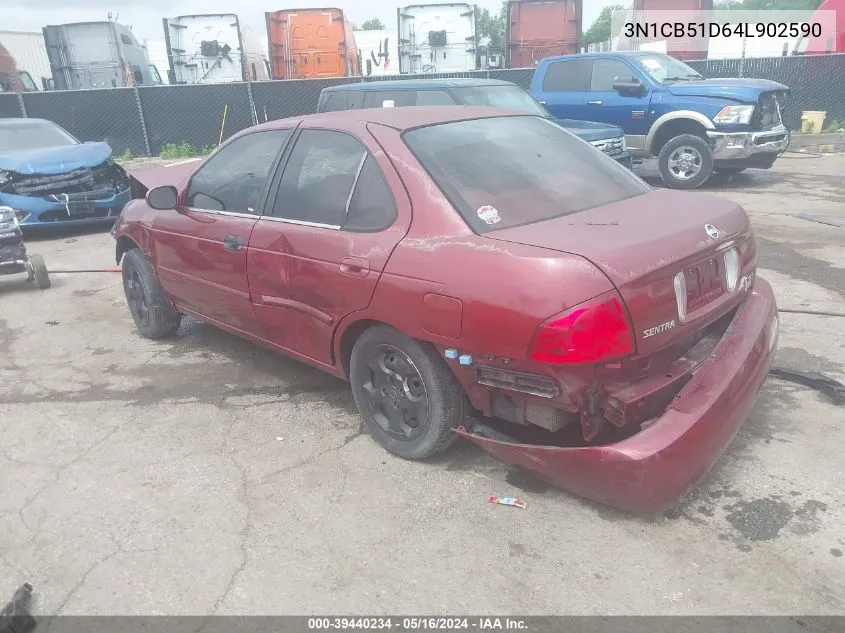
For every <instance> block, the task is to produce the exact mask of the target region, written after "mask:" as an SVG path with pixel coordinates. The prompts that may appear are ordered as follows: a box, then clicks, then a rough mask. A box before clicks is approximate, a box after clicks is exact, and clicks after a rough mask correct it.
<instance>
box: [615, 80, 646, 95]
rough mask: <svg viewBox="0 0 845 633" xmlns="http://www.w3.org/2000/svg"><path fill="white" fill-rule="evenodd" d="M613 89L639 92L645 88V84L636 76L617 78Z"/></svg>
mask: <svg viewBox="0 0 845 633" xmlns="http://www.w3.org/2000/svg"><path fill="white" fill-rule="evenodd" d="M613 89H614V90H616V91H617V92H633V93H636V94H639V93H641V92H643V90H645V84H644V83H643V82H642V81H640V80H639V79H637V78H636V77H631V78H630V79H628V80H621V79H616V80H614V82H613Z"/></svg>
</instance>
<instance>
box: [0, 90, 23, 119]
mask: <svg viewBox="0 0 845 633" xmlns="http://www.w3.org/2000/svg"><path fill="white" fill-rule="evenodd" d="M22 116H23V112H22V111H21V104H20V95H17V94H15V93H11V92H7V93H4V94H0V117H7V118H18V117H22Z"/></svg>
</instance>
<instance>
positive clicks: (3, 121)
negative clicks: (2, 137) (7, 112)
mask: <svg viewBox="0 0 845 633" xmlns="http://www.w3.org/2000/svg"><path fill="white" fill-rule="evenodd" d="M33 122H34V123H47V124H48V125H57V126H58V127H61V126H59V125H58V124H57V123H54V122H53V121H49V120H47V119H36V118H33V117H26V118H21V117H0V125H3V126H5V127H15V126H21V125H26V124H27V123H33Z"/></svg>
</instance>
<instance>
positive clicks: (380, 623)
mask: <svg viewBox="0 0 845 633" xmlns="http://www.w3.org/2000/svg"><path fill="white" fill-rule="evenodd" d="M308 630H309V631H339V630H395V631H461V630H464V631H471V630H477V631H508V630H510V631H526V632H527V631H528V625H527V624H526V622H525V620H523V619H521V618H511V617H495V616H490V617H483V616H479V617H454V618H448V617H436V616H430V617H428V616H427V617H390V616H371V617H321V618H308Z"/></svg>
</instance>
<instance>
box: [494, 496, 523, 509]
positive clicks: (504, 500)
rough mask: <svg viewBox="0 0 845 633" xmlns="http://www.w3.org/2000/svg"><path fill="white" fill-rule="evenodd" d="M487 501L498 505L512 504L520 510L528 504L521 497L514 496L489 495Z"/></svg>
mask: <svg viewBox="0 0 845 633" xmlns="http://www.w3.org/2000/svg"><path fill="white" fill-rule="evenodd" d="M487 502H488V503H498V504H499V505H500V506H514V507H515V508H520V509H521V510H525V506H527V505H528V504H527V503H525V502H524V501H523V500H522V499H517V498H516V497H490V498H489V499H488V500H487Z"/></svg>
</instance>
